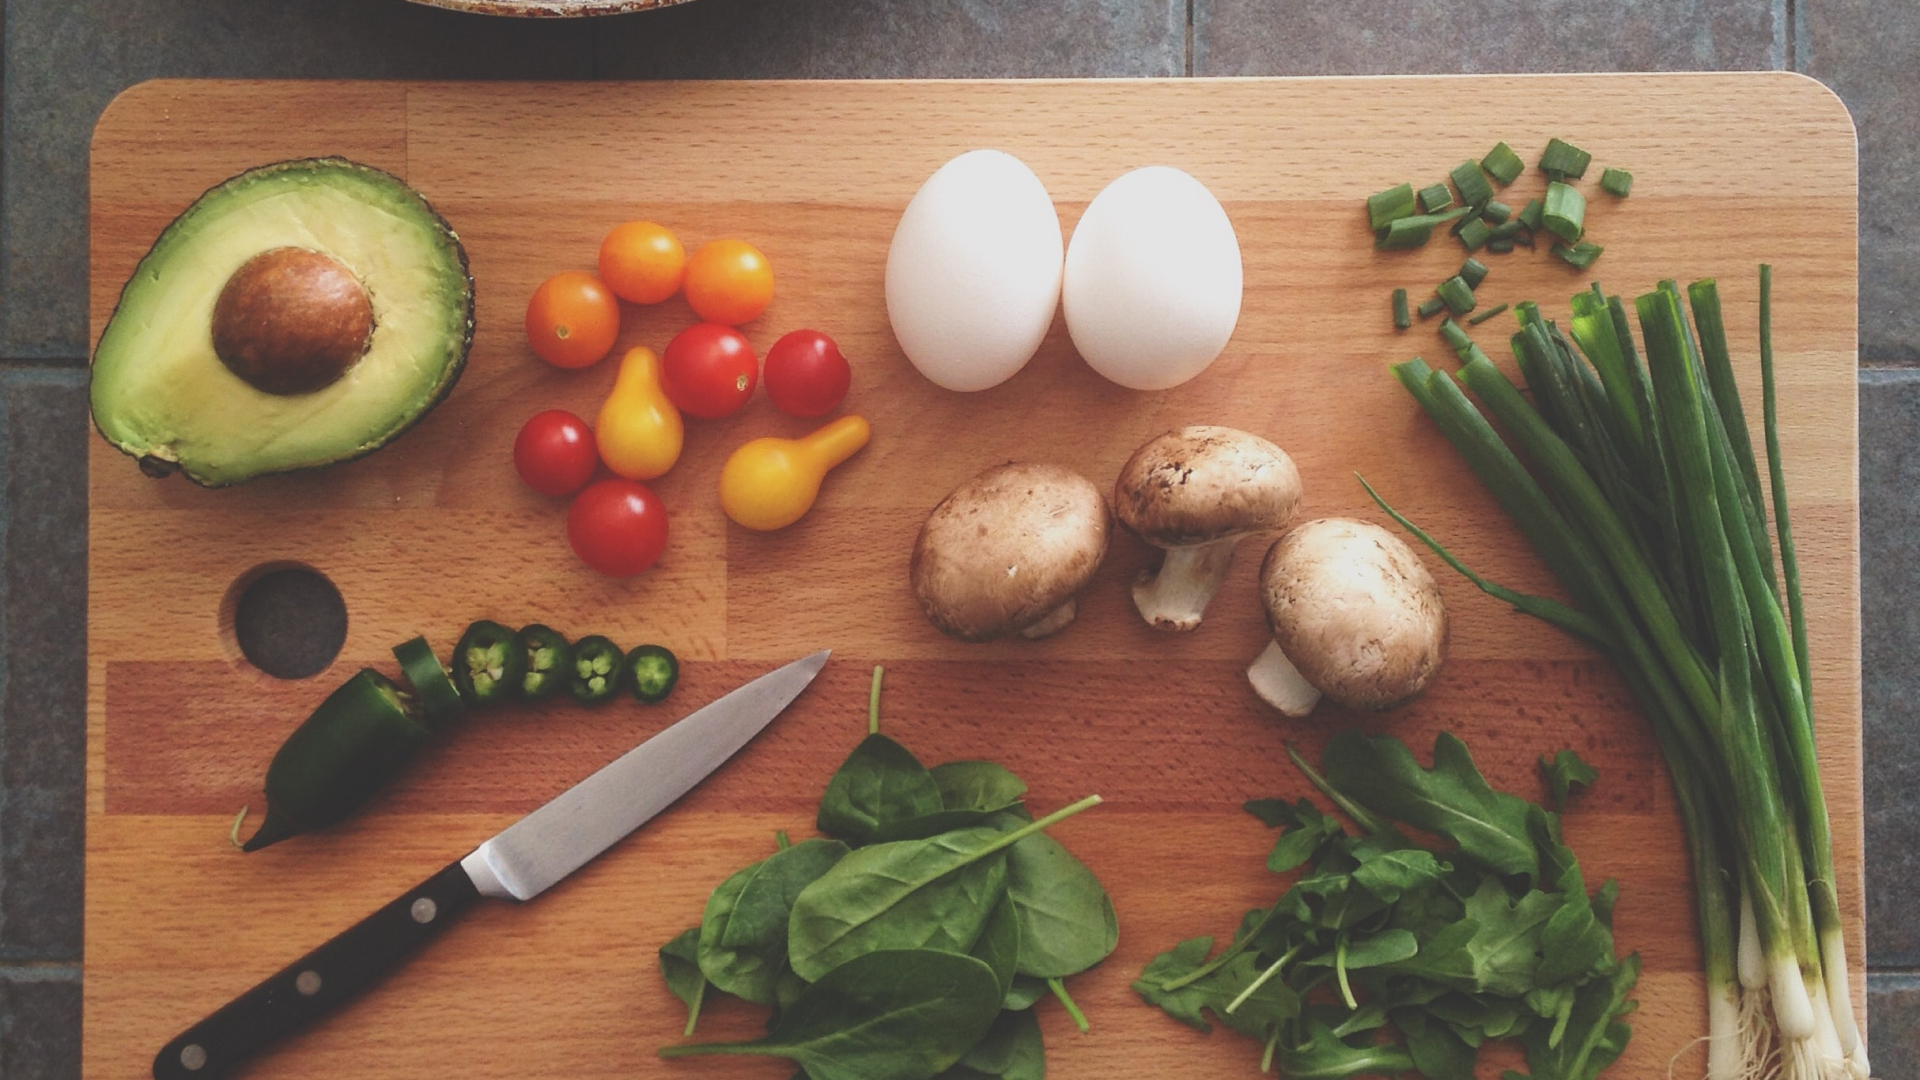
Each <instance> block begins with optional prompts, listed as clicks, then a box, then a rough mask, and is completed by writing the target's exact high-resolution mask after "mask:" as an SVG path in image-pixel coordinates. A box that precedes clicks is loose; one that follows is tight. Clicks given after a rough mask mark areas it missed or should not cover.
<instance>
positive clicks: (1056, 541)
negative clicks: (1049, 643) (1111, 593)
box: [912, 462, 1108, 641]
mask: <svg viewBox="0 0 1920 1080" xmlns="http://www.w3.org/2000/svg"><path fill="white" fill-rule="evenodd" d="M1107 531H1108V530H1107V503H1106V500H1105V499H1104V498H1102V497H1101V494H1100V489H1099V488H1097V487H1095V486H1094V485H1093V484H1092V482H1091V481H1089V480H1087V479H1086V478H1085V477H1083V476H1081V475H1080V474H1079V473H1076V472H1074V471H1072V470H1071V469H1065V468H1062V467H1060V466H1058V465H1038V464H1028V463H1024V462H1009V463H1007V464H1005V465H997V466H995V467H993V468H991V469H988V470H987V471H986V472H983V473H981V474H980V475H978V476H976V477H974V478H973V479H971V480H968V481H967V482H966V483H964V484H961V485H960V486H959V487H957V488H955V489H954V491H953V493H952V494H951V495H948V496H947V497H946V498H945V499H942V500H941V501H940V505H938V506H936V507H934V508H933V512H932V513H931V514H929V515H927V521H926V524H924V525H922V526H921V527H920V536H919V538H918V539H917V540H915V541H914V545H913V570H912V576H913V592H914V596H915V597H917V598H918V599H919V601H920V607H921V609H922V610H924V611H925V612H926V613H927V619H928V620H929V621H931V622H932V623H933V625H935V626H937V627H939V628H940V629H941V631H943V632H944V633H947V634H950V635H952V636H953V637H956V638H959V639H960V640H962V641H991V640H992V639H994V638H997V637H1003V636H1005V635H1007V634H1015V633H1017V634H1020V635H1022V636H1024V637H1029V638H1042V637H1046V636H1047V635H1048V634H1052V633H1054V632H1056V631H1058V630H1059V629H1061V628H1062V627H1064V626H1066V625H1067V624H1068V623H1070V622H1072V621H1073V616H1074V612H1075V601H1074V594H1075V593H1078V592H1079V591H1080V590H1081V589H1082V588H1083V587H1085V585H1086V584H1087V582H1088V581H1089V580H1091V579H1092V578H1093V574H1094V571H1096V570H1098V569H1099V568H1100V560H1101V559H1102V558H1103V557H1105V555H1106V553H1107Z"/></svg>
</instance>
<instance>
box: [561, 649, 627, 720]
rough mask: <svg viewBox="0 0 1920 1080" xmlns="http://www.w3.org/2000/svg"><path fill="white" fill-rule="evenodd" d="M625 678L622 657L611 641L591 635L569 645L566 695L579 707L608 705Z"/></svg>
mask: <svg viewBox="0 0 1920 1080" xmlns="http://www.w3.org/2000/svg"><path fill="white" fill-rule="evenodd" d="M625 675H626V654H625V653H623V652H621V651H620V646H618V645H615V644H614V643H613V642H612V641H609V640H608V639H606V638H604V637H602V636H600V635H599V634H592V635H589V636H587V637H583V638H581V639H580V640H579V641H576V642H574V643H573V674H572V675H571V676H570V677H569V678H568V679H567V693H568V694H570V695H572V697H573V700H575V701H577V702H579V703H580V704H582V705H598V704H600V703H602V702H605V701H610V700H612V698H613V695H615V694H617V693H619V692H620V682H621V680H622V679H623V678H624V677H625Z"/></svg>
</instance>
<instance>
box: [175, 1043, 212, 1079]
mask: <svg viewBox="0 0 1920 1080" xmlns="http://www.w3.org/2000/svg"><path fill="white" fill-rule="evenodd" d="M180 1065H181V1067H182V1068H184V1069H186V1070H187V1071H188V1072H198V1071H199V1070H201V1069H204V1068H206V1067H207V1048H206V1047H204V1046H201V1045H200V1044H199V1043H188V1044H187V1045H185V1046H183V1047H181V1048H180Z"/></svg>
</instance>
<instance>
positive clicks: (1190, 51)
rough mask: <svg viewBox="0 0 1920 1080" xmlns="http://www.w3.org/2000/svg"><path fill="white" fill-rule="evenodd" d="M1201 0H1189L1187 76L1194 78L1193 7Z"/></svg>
mask: <svg viewBox="0 0 1920 1080" xmlns="http://www.w3.org/2000/svg"><path fill="white" fill-rule="evenodd" d="M1199 2H1200V0H1187V60H1186V63H1187V78H1189V79H1191V78H1193V9H1194V5H1196V4H1198V3H1199Z"/></svg>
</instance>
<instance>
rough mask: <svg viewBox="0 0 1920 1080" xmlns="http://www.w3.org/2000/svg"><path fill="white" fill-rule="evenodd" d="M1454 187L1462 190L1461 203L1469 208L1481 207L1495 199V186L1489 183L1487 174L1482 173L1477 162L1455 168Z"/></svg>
mask: <svg viewBox="0 0 1920 1080" xmlns="http://www.w3.org/2000/svg"><path fill="white" fill-rule="evenodd" d="M1448 175H1450V176H1452V177H1453V186H1454V187H1456V188H1458V189H1459V190H1460V201H1461V202H1463V203H1466V204H1467V205H1468V206H1479V205H1480V204H1481V203H1484V202H1486V201H1487V200H1489V199H1491V198H1493V185H1492V184H1489V183H1487V174H1486V173H1483V172H1481V171H1480V163H1479V162H1477V161H1463V162H1461V163H1460V164H1458V165H1455V166H1454V167H1453V172H1451V173H1449V174H1448Z"/></svg>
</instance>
